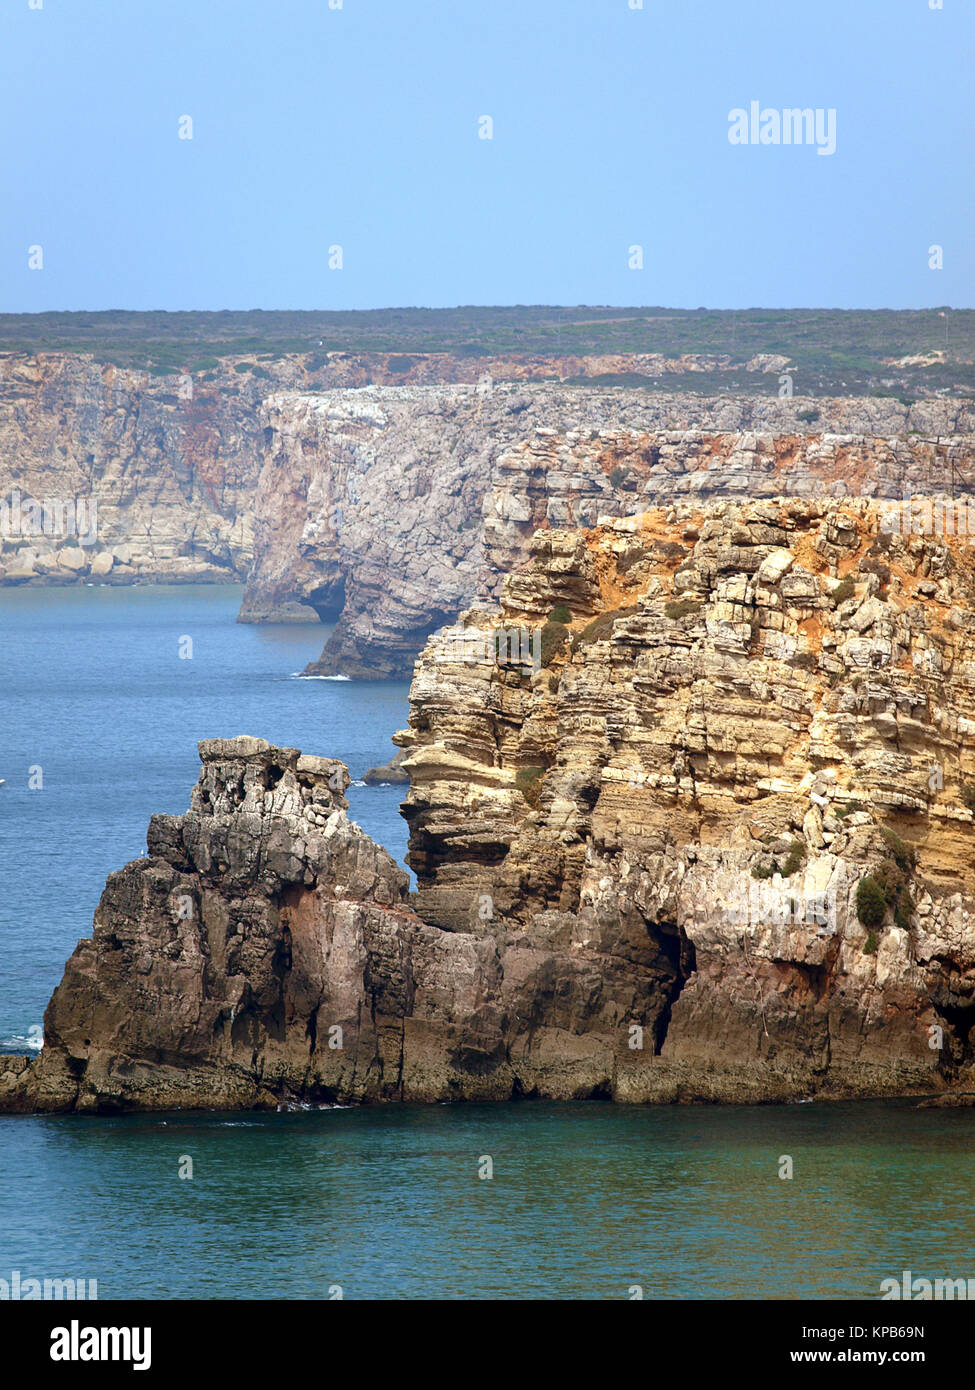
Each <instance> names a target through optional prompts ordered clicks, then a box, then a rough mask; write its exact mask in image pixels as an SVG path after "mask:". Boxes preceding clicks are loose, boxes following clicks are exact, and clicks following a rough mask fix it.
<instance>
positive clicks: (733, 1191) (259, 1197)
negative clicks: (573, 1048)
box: [0, 1102, 975, 1299]
mask: <svg viewBox="0 0 975 1390" xmlns="http://www.w3.org/2000/svg"><path fill="white" fill-rule="evenodd" d="M973 1142H975V1112H973V1111H970V1110H964V1111H962V1110H955V1111H944V1110H941V1111H938V1110H918V1109H916V1108H915V1107H914V1106H913V1105H911V1104H900V1105H892V1104H889V1103H874V1102H865V1103H863V1102H861V1103H859V1104H846V1103H844V1104H840V1105H817V1104H810V1105H791V1106H776V1107H744V1106H713V1107H665V1108H660V1109H649V1108H647V1109H642V1108H639V1107H635V1106H613V1105H609V1104H605V1103H599V1102H593V1103H589V1104H585V1105H563V1106H557V1105H548V1104H540V1103H533V1102H514V1103H512V1104H509V1105H456V1106H447V1105H441V1106H436V1105H434V1106H406V1107H397V1106H374V1107H365V1108H360V1109H348V1110H340V1109H333V1110H327V1111H316V1112H305V1113H297V1114H272V1115H263V1116H262V1115H234V1116H229V1117H223V1116H205V1115H201V1116H180V1115H164V1116H156V1115H153V1116H126V1117H124V1118H118V1119H108V1118H106V1119H98V1118H86V1117H72V1116H62V1117H36V1118H23V1117H18V1116H0V1152H2V1153H3V1154H4V1156H5V1162H4V1164H3V1186H2V1196H0V1278H7V1279H9V1278H10V1273H8V1271H10V1272H12V1271H13V1270H19V1271H20V1274H21V1278H22V1279H26V1278H28V1277H33V1278H40V1279H43V1278H59V1277H65V1278H67V1277H71V1278H75V1279H85V1280H90V1279H95V1280H97V1284H98V1297H99V1298H106V1299H107V1298H120V1297H125V1298H140V1297H146V1298H151V1297H158V1298H328V1297H330V1296H331V1297H334V1296H335V1291H336V1290H341V1294H342V1297H344V1298H467V1299H478V1298H501V1299H514V1298H543V1299H546V1298H548V1299H551V1298H621V1299H625V1298H630V1297H632V1296H633V1295H632V1293H631V1290H633V1289H634V1287H636V1288H639V1289H640V1290H641V1291H642V1294H643V1297H644V1298H646V1299H651V1298H652V1299H676V1298H681V1299H684V1298H690V1299H702V1298H744V1299H764V1298H784V1299H815V1298H867V1299H877V1298H878V1297H879V1296H880V1292H881V1280H882V1279H885V1278H894V1279H897V1280H898V1281H900V1280H901V1278H902V1273H903V1271H904V1270H906V1269H909V1270H911V1271H912V1272H913V1275H914V1277H918V1276H921V1277H926V1278H942V1277H953V1278H967V1277H969V1276H972V1277H975V1215H973V1212H975V1200H973V1199H975V1176H973V1165H972V1146H973ZM784 1155H789V1156H790V1157H791V1158H792V1160H793V1174H794V1175H793V1177H792V1179H791V1180H783V1179H782V1178H780V1177H779V1171H780V1161H781V1159H782V1157H783V1156H784ZM485 1158H490V1159H491V1160H492V1163H493V1177H491V1178H481V1177H479V1176H478V1174H479V1172H482V1171H487V1168H486V1165H485V1163H484V1159H485ZM187 1159H191V1160H192V1165H193V1167H192V1171H193V1176H192V1178H189V1177H186V1178H180V1176H179V1173H180V1168H181V1166H182V1169H183V1171H184V1172H188V1171H189V1168H188V1165H187V1163H186V1160H187Z"/></svg>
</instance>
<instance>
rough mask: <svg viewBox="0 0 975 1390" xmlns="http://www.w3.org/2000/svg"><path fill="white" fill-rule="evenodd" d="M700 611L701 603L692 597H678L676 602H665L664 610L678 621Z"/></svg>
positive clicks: (668, 615) (669, 616)
mask: <svg viewBox="0 0 975 1390" xmlns="http://www.w3.org/2000/svg"><path fill="white" fill-rule="evenodd" d="M700 611H701V605H700V603H698V602H697V601H696V600H695V599H692V598H682V599H677V600H676V601H675V602H674V603H666V604H664V612H665V613H666V615H667V617H668V618H670V619H672V620H673V621H674V622H678V621H679V620H680V619H681V618H690V617H692V616H693V615H694V614H696V613H700Z"/></svg>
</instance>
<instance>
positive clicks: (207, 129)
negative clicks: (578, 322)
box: [0, 0, 975, 312]
mask: <svg viewBox="0 0 975 1390" xmlns="http://www.w3.org/2000/svg"><path fill="white" fill-rule="evenodd" d="M937 3H938V0H815V3H808V2H807V0H642V6H641V5H640V4H639V0H0V141H2V145H3V148H2V159H0V310H2V311H8V312H9V311H16V312H32V311H37V310H66V309H74V310H93V309H119V308H121V309H251V308H263V309H353V308H381V307H387V306H394V305H395V306H413V305H421V306H431V307H436V306H449V305H457V304H560V303H561V304H624V305H627V304H637V305H651V304H658V305H667V306H673V307H685V308H697V307H699V306H707V307H709V308H747V307H754V306H766V307H836V308H921V307H928V306H932V305H944V304H950V305H952V306H954V307H956V308H963V307H973V306H975V291H973V286H975V236H973V234H972V233H973V216H975V191H973V173H975V79H973V73H975V61H973V59H975V0H942V3H941V8H932V5H936V4H937ZM752 102H757V103H758V109H759V112H760V113H761V112H762V111H765V110H774V111H781V110H782V109H784V108H809V109H811V110H813V111H816V110H818V111H820V112H821V113H822V119H823V122H824V125H823V130H824V132H825V130H826V122H827V121H828V120H829V116H828V113H829V112H830V111H833V112H835V133H836V148H835V152H833V153H830V154H820V153H819V151H818V148H817V145H816V144H789V145H785V144H783V143H778V144H774V143H764V144H763V143H761V142H759V143H756V144H752V143H747V144H732V143H731V141H730V140H729V132H730V131H731V130H732V128H733V127H732V123H731V121H730V119H729V116H730V113H731V112H732V111H734V110H736V109H742V110H744V111H746V112H747V113H748V115H749V120H750V119H751V116H750V112H751V103H752ZM186 117H190V118H191V121H192V138H185V136H186V135H187V133H188V132H189V130H190V127H189V126H188V124H187V122H186V120H185V119H184V118H186ZM484 117H490V118H491V122H492V123H493V129H492V128H491V127H489V126H488V125H487V123H486V122H485V121H484V120H483V119H482V118H484ZM181 132H182V134H183V136H184V138H180V135H181ZM488 132H490V134H491V136H492V138H490V139H488V138H482V137H483V136H484V135H485V134H487V133H488ZM766 134H767V135H768V136H769V138H770V139H771V136H772V135H773V134H774V123H773V122H772V121H771V120H770V121H769V122H768V124H767V125H766ZM747 138H749V139H750V134H749V136H748V137H747ZM821 143H822V142H821ZM931 247H940V248H942V249H941V253H940V255H941V259H942V263H943V268H941V269H932V268H931V265H930V262H931V260H932V258H934V259H935V260H937V257H938V253H937V252H934V253H932V252H931V250H930V248H931ZM31 248H33V249H31ZM37 248H40V253H39V254H38V250H37ZM335 248H341V250H340V251H337V250H336V249H335ZM633 248H640V250H639V251H636V250H634V249H633ZM339 262H341V264H339ZM641 262H642V268H640V265H641ZM32 265H33V266H34V267H36V268H31V267H32Z"/></svg>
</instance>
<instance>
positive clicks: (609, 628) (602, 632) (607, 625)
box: [572, 604, 637, 652]
mask: <svg viewBox="0 0 975 1390" xmlns="http://www.w3.org/2000/svg"><path fill="white" fill-rule="evenodd" d="M636 612H637V606H636V604H631V606H630V607H629V608H611V609H610V610H609V611H608V612H607V613H600V615H599V617H598V618H593V620H592V622H589V623H586V626H585V627H584V628H583V629H582V631H581V632H577V633H576V635H575V637H573V639H572V650H573V651H574V652H575V651H578V650H579V648H580V647H588V646H589V644H590V643H591V642H602V641H604V640H605V639H606V638H607V637H610V636H612V632H613V624H614V623H615V622H616V619H617V618H628V617H630V615H631V614H632V613H636Z"/></svg>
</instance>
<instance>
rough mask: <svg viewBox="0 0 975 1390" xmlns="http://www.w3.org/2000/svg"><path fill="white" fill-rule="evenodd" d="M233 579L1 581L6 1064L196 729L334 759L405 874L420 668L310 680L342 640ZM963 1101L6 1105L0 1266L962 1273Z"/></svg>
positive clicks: (383, 1286)
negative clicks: (50, 1109) (399, 753)
mask: <svg viewBox="0 0 975 1390" xmlns="http://www.w3.org/2000/svg"><path fill="white" fill-rule="evenodd" d="M239 603H240V589H239V587H237V586H229V585H228V586H195V585H194V586H164V585H163V586H155V587H149V586H147V587H136V588H127V589H121V588H112V587H78V588H70V589H32V590H28V589H4V590H0V778H3V779H4V784H3V785H2V786H0V874H2V887H0V1050H3V1051H6V1052H24V1051H29V1050H30V1049H31V1048H34V1047H36V1046H37V1045H39V1039H40V1025H41V1020H42V1016H43V1011H44V1007H45V1005H46V1003H47V1000H48V998H49V996H50V994H51V991H52V989H53V988H54V986H55V985H56V984H57V982H58V980H59V979H60V976H61V972H62V970H63V967H64V962H65V960H66V959H67V957H68V956H69V955H70V954H71V952H72V950H73V949H74V946H75V943H76V941H77V940H78V939H79V937H82V936H86V935H89V934H90V930H91V921H92V914H93V912H94V909H95V907H96V905H97V902H98V899H99V896H100V894H101V891H102V888H103V886H104V883H105V879H106V876H107V875H108V874H109V873H111V872H113V871H114V870H115V869H118V868H120V867H121V866H122V865H123V864H125V863H126V862H127V861H128V860H130V859H133V858H136V857H138V856H139V854H140V853H141V851H142V850H143V849H144V848H145V832H146V828H147V825H148V821H149V817H150V815H152V814H153V813H154V812H170V813H179V812H180V811H183V810H185V809H186V807H187V806H188V804H189V797H190V792H191V789H192V787H193V784H194V783H195V781H196V778H197V773H198V768H199V760H198V756H197V751H196V743H197V740H198V739H201V738H213V737H230V736H233V735H236V734H253V735H256V736H259V737H262V738H266V739H269V740H270V741H272V742H274V743H278V744H284V745H287V746H290V747H296V748H300V749H302V750H303V751H305V752H310V753H318V754H327V755H330V756H335V757H339V758H341V759H342V760H343V761H345V762H346V763H348V765H349V769H350V772H351V774H352V777H353V779H354V781H353V786H352V787H351V788H350V791H349V800H350V802H351V814H352V816H353V818H354V819H355V820H357V821H358V822H359V824H360V825H361V826H362V827H363V828H364V829H365V830H366V831H368V833H369V834H370V835H372V836H373V837H374V838H375V839H376V840H378V841H379V842H380V843H381V844H383V845H385V846H386V848H387V849H388V850H389V852H390V853H391V854H392V855H393V856H394V857H395V858H396V859H397V860H398V861H399V862H401V863H402V862H403V857H404V855H405V852H406V845H407V833H406V826H405V823H404V822H403V820H402V818H401V816H400V814H399V803H400V801H401V799H402V792H403V789H402V788H401V787H397V786H386V787H382V786H380V787H367V786H365V785H363V784H362V781H361V779H362V776H363V773H365V771H366V770H367V769H368V768H370V767H372V766H375V765H378V764H380V763H385V762H387V761H388V760H389V758H390V757H391V756H392V754H393V753H394V751H395V749H394V747H393V745H392V744H391V742H390V738H391V735H392V733H393V732H394V731H395V730H396V729H398V728H402V727H404V725H405V724H406V721H407V713H408V686H407V684H406V683H405V682H397V683H372V682H359V681H348V680H337V679H333V680H322V679H308V678H304V677H302V676H301V674H300V673H301V671H302V670H303V668H304V666H305V665H306V664H307V662H308V661H310V660H311V659H312V658H314V657H316V656H317V655H318V654H319V652H320V650H321V647H322V644H323V642H324V640H325V637H326V636H327V633H328V629H327V628H323V627H320V626H315V625H311V626H309V625H294V626H289V625H281V626H277V625H269V626H251V625H244V624H238V623H237V622H236V621H235V619H236V614H237V611H238V608H239ZM973 1150H975V1111H973V1110H939V1109H925V1108H919V1107H918V1105H917V1104H916V1102H914V1101H911V1100H903V1101H885V1102H860V1103H847V1102H843V1103H818V1102H811V1103H808V1104H800V1105H787V1106H759V1107H744V1106H696V1107H660V1108H654V1107H640V1106H614V1105H612V1104H610V1103H606V1102H587V1103H584V1104H565V1105H556V1104H549V1103H542V1102H532V1101H519V1102H512V1103H509V1104H498V1105H456V1106H447V1105H433V1106H412V1105H411V1106H370V1107H358V1108H356V1107H352V1108H343V1107H331V1108H328V1109H316V1110H302V1111H285V1112H281V1113H277V1114H264V1113H262V1114H240V1115H232V1116H227V1115H218V1114H212V1115H207V1114H194V1115H186V1114H179V1113H173V1114H168V1115H151V1116H140V1115H133V1116H120V1117H117V1116H113V1117H94V1116H70V1115H67V1116H30V1117H21V1116H0V1159H2V1161H0V1280H7V1281H9V1280H10V1279H11V1275H12V1274H13V1272H14V1271H16V1272H17V1273H18V1276H19V1278H20V1279H21V1280H26V1279H28V1278H37V1279H41V1280H43V1279H59V1278H73V1279H75V1280H82V1279H83V1280H85V1281H88V1282H89V1284H90V1281H94V1282H95V1287H96V1289H97V1296H98V1298H99V1299H117V1298H180V1299H207V1298H235V1299H266V1298H277V1297H281V1298H291V1299H338V1298H353V1299H354V1298H363V1299H375V1298H404V1299H420V1298H422V1299H483V1298H500V1299H526V1298H541V1299H568V1298H572V1299H583V1298H593V1299H614V1298H616V1299H629V1300H635V1299H642V1298H646V1299H681V1300H683V1299H714V1298H719V1299H727V1298H739V1299H769V1298H774V1299H827V1298H851V1299H857V1298H865V1299H876V1298H878V1297H879V1296H880V1292H881V1284H882V1281H883V1280H885V1279H895V1280H898V1281H900V1280H901V1279H902V1275H903V1271H905V1270H910V1271H911V1272H912V1277H922V1278H923V1277H926V1278H930V1279H936V1278H955V1279H959V1278H962V1279H968V1278H975V1167H973V1162H972V1154H973Z"/></svg>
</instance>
